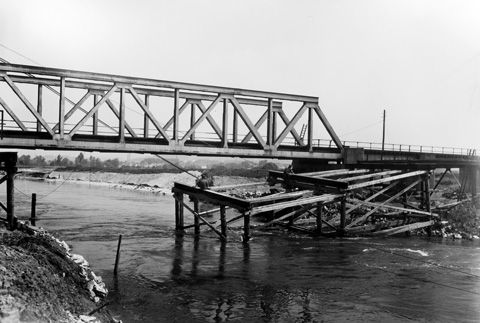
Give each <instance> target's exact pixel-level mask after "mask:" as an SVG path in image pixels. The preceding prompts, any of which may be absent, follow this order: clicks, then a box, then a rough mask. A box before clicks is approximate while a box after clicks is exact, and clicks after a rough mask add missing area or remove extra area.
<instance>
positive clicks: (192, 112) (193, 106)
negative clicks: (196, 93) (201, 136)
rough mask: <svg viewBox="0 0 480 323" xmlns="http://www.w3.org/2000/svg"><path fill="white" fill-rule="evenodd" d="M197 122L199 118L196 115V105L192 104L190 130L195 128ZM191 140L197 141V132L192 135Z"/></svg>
mask: <svg viewBox="0 0 480 323" xmlns="http://www.w3.org/2000/svg"><path fill="white" fill-rule="evenodd" d="M195 121H197V118H196V115H195V103H192V104H191V110H190V128H192V127H193V125H194V124H195ZM190 139H191V140H195V132H194V133H192V135H191V136H190Z"/></svg>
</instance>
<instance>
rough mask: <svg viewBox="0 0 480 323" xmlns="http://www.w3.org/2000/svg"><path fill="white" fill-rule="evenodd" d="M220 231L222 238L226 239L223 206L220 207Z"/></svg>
mask: <svg viewBox="0 0 480 323" xmlns="http://www.w3.org/2000/svg"><path fill="white" fill-rule="evenodd" d="M220 229H221V232H222V234H223V236H224V237H225V238H226V237H227V214H226V209H225V205H221V206H220Z"/></svg>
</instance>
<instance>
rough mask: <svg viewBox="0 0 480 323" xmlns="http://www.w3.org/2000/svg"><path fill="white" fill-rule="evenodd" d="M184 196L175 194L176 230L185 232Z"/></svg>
mask: <svg viewBox="0 0 480 323" xmlns="http://www.w3.org/2000/svg"><path fill="white" fill-rule="evenodd" d="M182 202H183V194H182V193H175V230H177V231H183V227H184V225H183V203H182Z"/></svg>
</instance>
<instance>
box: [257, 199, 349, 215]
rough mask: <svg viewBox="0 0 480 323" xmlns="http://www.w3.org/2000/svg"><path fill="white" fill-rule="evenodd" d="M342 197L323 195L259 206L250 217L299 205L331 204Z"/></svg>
mask: <svg viewBox="0 0 480 323" xmlns="http://www.w3.org/2000/svg"><path fill="white" fill-rule="evenodd" d="M342 197H343V194H323V195H316V196H312V197H307V198H303V199H298V200H294V201H287V202H281V203H275V204H269V205H265V206H259V207H256V208H253V209H252V215H255V214H258V213H263V212H267V211H274V210H279V209H285V208H288V207H292V206H300V205H305V204H312V203H317V202H324V203H326V202H331V201H334V200H336V199H339V198H342Z"/></svg>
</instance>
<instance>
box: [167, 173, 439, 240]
mask: <svg viewBox="0 0 480 323" xmlns="http://www.w3.org/2000/svg"><path fill="white" fill-rule="evenodd" d="M430 173H431V172H430V170H416V171H405V170H382V171H379V170H368V169H353V170H349V169H338V170H329V171H319V172H312V173H303V174H286V173H284V172H278V171H270V172H269V180H268V182H263V183H251V184H247V185H243V186H248V185H251V186H252V187H253V186H258V185H264V186H265V185H266V186H270V188H276V190H277V191H280V192H277V193H273V194H267V195H264V196H262V197H256V198H251V199H242V198H238V197H234V196H231V195H229V194H228V191H229V190H230V189H233V188H238V186H223V187H211V188H210V189H207V190H201V189H199V188H196V187H191V186H187V185H183V184H179V183H175V185H174V187H173V189H172V192H173V193H174V197H175V202H176V204H175V205H176V208H175V217H176V230H178V231H184V230H185V229H188V228H194V233H195V234H196V235H199V234H200V226H203V225H205V226H208V227H209V228H210V229H211V230H213V231H214V232H215V233H216V234H218V236H219V237H220V238H221V239H222V240H226V239H227V226H228V225H229V224H231V223H233V222H234V221H238V220H241V219H243V241H248V240H249V238H250V233H251V232H252V231H255V230H263V229H267V228H269V229H271V228H272V227H282V228H288V229H289V230H296V231H300V232H304V233H308V234H314V235H324V236H358V235H362V236H363V235H371V236H376V235H391V234H397V233H401V232H406V231H410V230H414V229H419V228H424V227H427V230H429V229H430V226H431V225H432V224H433V223H434V219H435V218H436V217H438V215H437V214H435V213H432V211H431V209H430V193H431V190H430V184H429V177H430V175H431V174H430ZM185 195H188V196H189V197H190V201H192V203H187V202H186V201H185V198H184V196H185ZM201 202H207V203H209V204H212V205H215V206H216V207H215V208H214V209H212V210H209V211H204V212H200V211H199V203H201ZM190 205H193V206H190ZM227 208H233V209H235V210H236V211H237V212H238V215H234V216H233V217H232V218H230V219H227V216H226V209H227ZM184 209H187V210H188V211H189V212H191V213H192V214H193V216H194V223H193V224H189V225H185V223H184ZM216 214H217V215H218V218H217V219H218V221H217V219H215V215H216ZM206 215H208V220H207V219H206V218H205V216H206ZM230 216H232V215H230ZM254 216H255V217H258V218H259V220H262V221H264V223H262V224H261V225H257V226H251V225H250V219H251V217H254Z"/></svg>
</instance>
